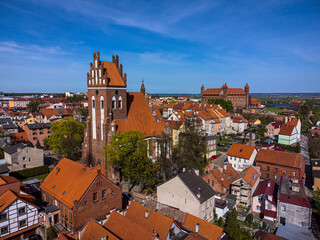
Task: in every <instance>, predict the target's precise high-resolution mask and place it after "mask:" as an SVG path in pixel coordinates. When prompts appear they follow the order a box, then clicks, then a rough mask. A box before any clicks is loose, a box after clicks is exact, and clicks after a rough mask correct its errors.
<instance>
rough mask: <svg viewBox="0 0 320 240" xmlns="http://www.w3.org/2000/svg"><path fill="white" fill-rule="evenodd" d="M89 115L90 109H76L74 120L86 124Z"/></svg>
mask: <svg viewBox="0 0 320 240" xmlns="http://www.w3.org/2000/svg"><path fill="white" fill-rule="evenodd" d="M88 115H89V110H88V108H82V107H81V108H80V107H79V108H76V109H75V110H74V113H73V118H74V119H75V120H76V121H79V122H83V123H85V122H86V121H87V117H88Z"/></svg>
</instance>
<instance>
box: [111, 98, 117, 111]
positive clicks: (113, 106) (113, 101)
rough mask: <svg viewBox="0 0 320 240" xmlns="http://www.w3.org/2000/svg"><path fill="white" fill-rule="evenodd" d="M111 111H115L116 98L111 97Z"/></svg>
mask: <svg viewBox="0 0 320 240" xmlns="http://www.w3.org/2000/svg"><path fill="white" fill-rule="evenodd" d="M112 109H116V97H115V96H113V97H112Z"/></svg>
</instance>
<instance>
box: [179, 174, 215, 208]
mask: <svg viewBox="0 0 320 240" xmlns="http://www.w3.org/2000/svg"><path fill="white" fill-rule="evenodd" d="M177 177H179V178H180V179H181V181H182V182H183V183H184V184H185V185H186V186H187V188H189V190H190V191H191V192H192V193H193V195H194V196H195V197H196V198H197V199H198V201H199V202H200V203H203V202H205V201H207V200H208V199H210V198H212V197H213V196H214V194H215V191H214V190H213V189H212V188H211V187H210V186H209V185H208V184H207V183H206V182H205V181H204V180H203V178H202V177H200V176H199V175H197V174H196V173H195V171H194V170H192V169H191V170H187V171H184V172H183V173H180V174H179V175H178V176H177ZM199 193H200V197H198V194H199Z"/></svg>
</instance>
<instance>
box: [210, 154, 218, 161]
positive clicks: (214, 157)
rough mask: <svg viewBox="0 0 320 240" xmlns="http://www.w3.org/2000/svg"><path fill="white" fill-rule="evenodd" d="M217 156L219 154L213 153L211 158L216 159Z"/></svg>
mask: <svg viewBox="0 0 320 240" xmlns="http://www.w3.org/2000/svg"><path fill="white" fill-rule="evenodd" d="M217 157H218V156H217V155H212V156H211V158H210V159H211V160H214V159H216V158H217Z"/></svg>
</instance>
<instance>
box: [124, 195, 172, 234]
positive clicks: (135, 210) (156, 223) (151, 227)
mask: <svg viewBox="0 0 320 240" xmlns="http://www.w3.org/2000/svg"><path fill="white" fill-rule="evenodd" d="M147 211H148V213H146V212H147ZM146 214H148V217H146ZM125 217H126V218H128V219H130V220H131V221H133V222H135V223H136V224H138V225H140V226H142V227H143V228H144V229H146V230H147V231H148V232H149V233H150V234H152V233H153V231H156V233H157V234H158V235H159V238H160V239H166V237H167V235H168V233H169V231H170V229H171V226H172V224H173V223H174V221H173V220H172V219H171V218H168V217H166V216H164V215H162V214H160V213H158V212H155V211H153V210H151V209H150V208H147V207H144V206H142V205H141V204H139V203H137V202H134V201H133V202H131V204H130V205H129V208H128V210H127V213H126V215H125Z"/></svg>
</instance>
